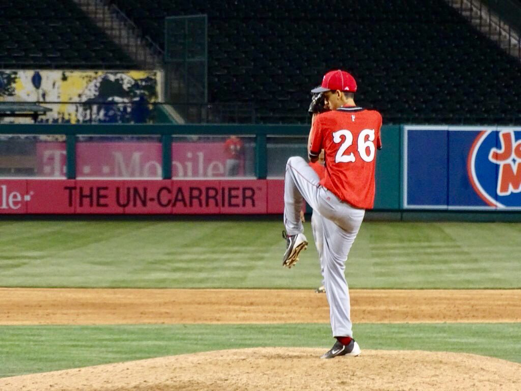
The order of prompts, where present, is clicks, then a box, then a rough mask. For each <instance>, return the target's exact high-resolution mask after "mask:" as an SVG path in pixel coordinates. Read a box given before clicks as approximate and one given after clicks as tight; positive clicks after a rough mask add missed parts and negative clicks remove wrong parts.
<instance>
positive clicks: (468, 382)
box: [0, 348, 521, 391]
mask: <svg viewBox="0 0 521 391" xmlns="http://www.w3.org/2000/svg"><path fill="white" fill-rule="evenodd" d="M323 352H324V351H323V349H304V348H302V349H294V348H292V349H285V348H259V349H241V350H226V351H216V352H205V353H198V354H189V355H181V356H173V357H163V358H157V359H150V360H142V361H133V362H127V363H120V364H111V365H101V366H96V367H89V368H80V369H73V370H67V371H59V372H49V373H43V374H36V375H27V376H18V377H11V378H4V379H0V389H1V390H2V391H11V390H12V391H15V390H16V391H20V390H24V391H29V390H38V391H47V390H52V391H58V390H61V391H64V390H82V391H94V390H95V391H116V390H117V391H123V390H125V391H126V390H133V391H172V390H186V391H188V390H193V391H196V390H197V391H199V390H217V391H218V390H226V391H232V390H237V391H238V390H241V391H244V390H269V389H277V390H295V391H302V390H313V391H316V390H337V389H342V390H350V389H353V390H436V391H439V390H454V389H457V390H473V391H476V390H478V391H479V390H487V391H490V390H502V391H508V390H520V389H521V365H520V364H516V363H512V362H508V361H504V360H499V359H494V358H488V357H481V356H475V355H471V354H456V353H432V352H420V351H375V350H365V351H363V352H362V356H361V357H357V358H354V357H340V358H336V359H333V360H320V359H318V356H319V355H320V354H322V353H323Z"/></svg>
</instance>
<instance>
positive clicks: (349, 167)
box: [309, 106, 382, 209]
mask: <svg viewBox="0 0 521 391" xmlns="http://www.w3.org/2000/svg"><path fill="white" fill-rule="evenodd" d="M381 127H382V116H381V115H380V113H379V112H378V111H376V110H367V109H363V108H361V107H357V106H344V107H340V108H339V109H337V110H333V111H328V112H325V113H322V114H320V115H318V116H317V117H316V118H315V120H314V121H313V125H312V128H311V137H310V152H309V155H310V157H313V158H314V157H318V155H319V154H320V151H321V150H322V149H324V152H325V160H326V172H325V176H324V178H323V179H322V180H321V181H320V184H321V185H322V186H324V187H325V188H326V189H328V190H329V191H330V192H332V193H333V194H335V195H336V196H337V197H338V198H339V199H340V200H342V201H345V202H348V203H349V204H351V205H353V206H354V207H357V208H361V209H372V208H373V205H374V193H375V184H374V182H375V181H374V174H375V167H376V149H380V148H381V147H382V141H381V138H380V129H381Z"/></svg>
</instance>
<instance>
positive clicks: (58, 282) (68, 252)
mask: <svg viewBox="0 0 521 391" xmlns="http://www.w3.org/2000/svg"><path fill="white" fill-rule="evenodd" d="M305 228H306V233H307V236H308V239H310V240H311V241H312V235H311V229H310V226H309V224H308V223H307V224H306V227H305ZM281 229H282V223H281V222H279V221H270V220H261V221H233V220H226V219H220V220H208V221H202V220H183V221H165V220H162V221H161V220H157V221H155V220H152V221H151V220H144V221H143V220H142V221H136V220H119V221H110V220H103V221H99V220H98V221H92V220H91V221H89V220H87V221H1V222H0V286H3V287H15V286H16V287H111V288H115V287H142V288H161V287H164V288H307V289H309V288H313V287H316V286H317V285H318V284H319V282H320V279H321V278H320V273H319V267H318V260H317V255H316V251H315V249H314V245H313V243H310V244H311V246H310V248H309V249H308V251H306V252H304V253H303V255H301V261H300V262H299V264H298V265H297V266H296V267H295V268H294V269H292V270H287V269H283V268H282V267H281V257H282V253H283V251H284V247H285V242H284V241H283V240H282V239H281V237H280V232H281ZM520 237H521V224H520V223H454V222H420V223H416V222H365V223H364V224H363V225H362V229H361V231H360V234H359V237H358V238H357V240H356V242H355V244H354V246H353V249H352V251H351V254H350V258H349V260H348V263H347V271H346V274H347V278H348V282H349V284H350V286H351V287H352V288H420V289H421V288H455V289H464V288H520V287H521V278H519V276H520V275H521V261H520V256H519V254H521V240H519V238H520Z"/></svg>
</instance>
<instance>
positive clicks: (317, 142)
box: [308, 114, 322, 163]
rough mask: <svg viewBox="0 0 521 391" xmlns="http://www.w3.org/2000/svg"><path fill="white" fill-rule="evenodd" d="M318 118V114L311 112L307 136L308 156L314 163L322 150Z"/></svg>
mask: <svg viewBox="0 0 521 391" xmlns="http://www.w3.org/2000/svg"><path fill="white" fill-rule="evenodd" d="M320 129H321V128H320V120H319V119H318V114H313V118H312V119H311V130H310V132H309V138H308V156H309V161H310V162H311V163H315V162H316V161H317V160H318V158H319V156H320V152H321V151H322V139H321V137H320V133H321V132H320Z"/></svg>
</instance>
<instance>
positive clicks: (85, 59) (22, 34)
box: [0, 0, 137, 69]
mask: <svg viewBox="0 0 521 391" xmlns="http://www.w3.org/2000/svg"><path fill="white" fill-rule="evenodd" d="M0 31H1V33H0V44H1V47H2V49H3V50H4V51H5V55H2V56H0V66H2V67H4V68H5V67H9V68H13V67H14V68H16V67H19V68H25V67H37V68H40V69H45V68H57V69H60V68H61V69H64V68H70V66H71V64H75V67H79V68H85V69H89V68H107V67H108V66H107V64H106V63H105V62H104V61H105V58H106V56H105V55H104V54H103V53H110V57H111V61H112V66H114V63H115V64H117V65H116V68H118V69H131V68H137V65H136V64H135V62H134V61H133V60H132V59H131V58H130V57H128V56H127V55H126V54H125V53H124V52H123V51H122V50H121V49H120V48H119V46H118V45H116V44H114V43H113V42H112V41H111V40H110V38H109V37H108V36H107V35H106V34H105V33H104V32H103V31H101V30H100V29H99V28H98V27H97V26H96V25H95V24H94V23H93V22H92V21H91V20H90V19H89V17H88V16H87V15H85V14H84V13H83V11H82V10H81V9H80V8H78V7H77V6H76V4H75V3H74V2H73V1H72V0H64V1H60V4H59V7H58V5H57V3H56V2H55V1H52V0H24V1H17V0H4V1H2V5H1V6H0ZM94 40H95V41H96V42H97V43H98V45H99V48H98V50H96V51H94V52H93V53H88V54H86V51H89V52H90V50H91V48H90V45H87V43H89V42H91V41H94Z"/></svg>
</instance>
